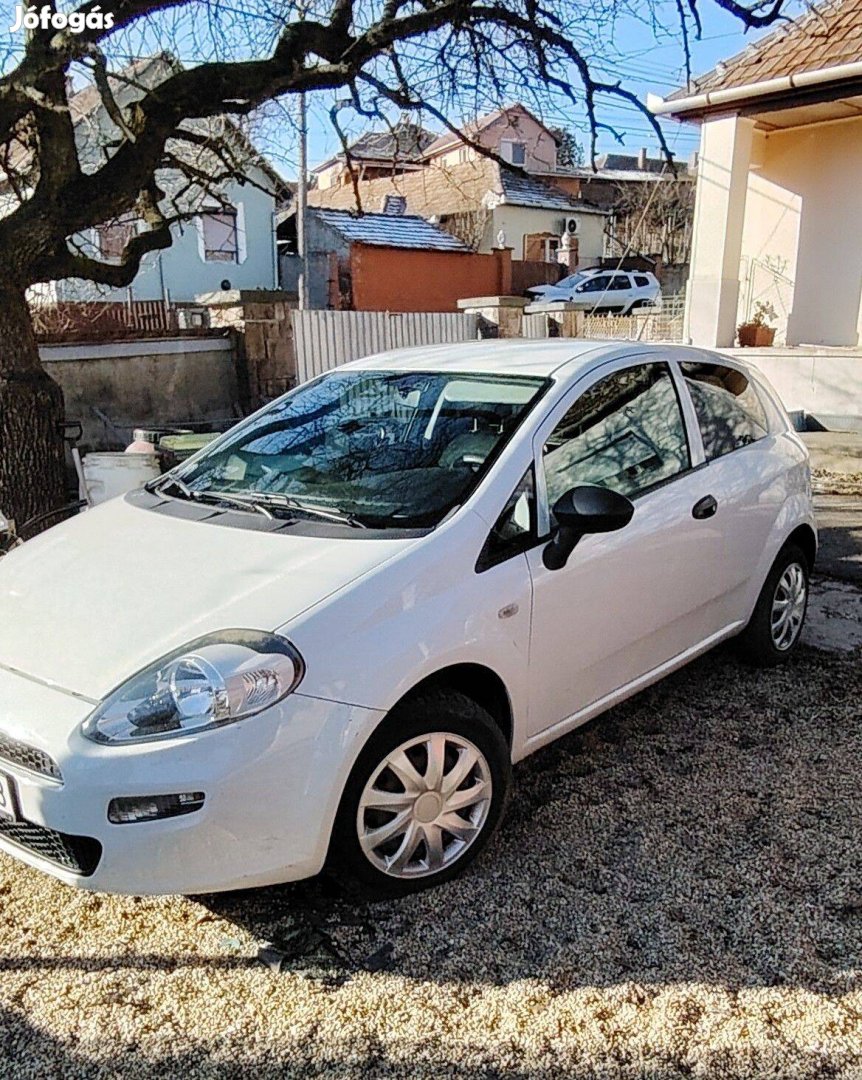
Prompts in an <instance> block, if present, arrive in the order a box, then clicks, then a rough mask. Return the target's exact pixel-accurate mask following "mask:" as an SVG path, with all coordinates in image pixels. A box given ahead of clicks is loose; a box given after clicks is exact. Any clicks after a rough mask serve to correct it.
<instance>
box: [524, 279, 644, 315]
mask: <svg viewBox="0 0 862 1080" xmlns="http://www.w3.org/2000/svg"><path fill="white" fill-rule="evenodd" d="M527 292H528V293H529V294H530V296H531V297H532V298H533V299H534V300H541V301H544V302H547V303H551V302H553V301H554V300H565V301H566V302H567V303H570V304H577V305H578V307H580V308H583V309H584V310H585V311H596V312H603V313H607V314H615V315H628V314H630V313H631V312H632V311H636V310H637V309H638V308H642V307H655V306H656V305H657V304H659V303H661V285H659V282H658V278H656V276H655V274H650V273H646V272H644V271H641V270H614V271H610V270H601V269H593V270H583V271H580V272H578V273H577V274H569V276H568V277H564V278H563V279H562V281H558V282H557V284H556V285H534V286H533V287H532V288H530V289H527Z"/></svg>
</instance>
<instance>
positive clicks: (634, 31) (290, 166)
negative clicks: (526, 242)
mask: <svg viewBox="0 0 862 1080" xmlns="http://www.w3.org/2000/svg"><path fill="white" fill-rule="evenodd" d="M243 2H244V0H234V3H236V4H238V5H242V4H243ZM245 2H248V0H245ZM790 2H791V3H792V4H793V7H791V8H789V9H788V12H789V13H795V12H796V11H798V10H799V8H800V5H799V2H798V0H790ZM216 3H217V4H220V5H221V7H222V9H223V10H222V12H221V13H220V18H221V19H222V20H223V22H222V25H220V27H219V32H220V33H221V35H222V37H223V38H224V40H225V41H226V42H227V43H226V45H225V49H226V50H230V51H231V52H232V53H233V56H232V57H231V58H234V57H235V56H241V55H243V53H245V55H249V54H254V53H255V52H256V53H257V55H263V52H264V45H265V44H266V41H265V34H266V32H267V30H266V28H263V27H260V23H256V22H254V21H253V19H254V18H255V17H257V18H260V17H259V16H250V15H249V10H248V8H242V7H240V6H237V7H231V6H230V3H226V0H216ZM15 4H16V0H0V35H2V34H3V32H5V33H6V47H5V50H3V49H2V46H0V70H3V69H4V68H5V69H6V70H8V69H9V67H10V65H11V64H13V63H14V61H15V58H16V55H20V49H21V46H22V44H23V42H22V40H21V37H20V34H19V35H17V37H16V35H13V34H11V33H10V32H9V30H8V28H9V27H10V26H11V25H12V23H13V22H14V9H15ZM74 6H75V5H72V4H62V3H61V4H58V7H60V8H61V9H62V10H67V11H68V10H73V7H74ZM102 7H103V10H105V11H109V10H110V0H103V5H102ZM620 7H621V9H622V10H623V11H625V10H628V11H629V12H630V14H629V15H625V14H623V15H622V16H620V17H618V18H617V20H616V22H615V29H614V33H613V36H612V37H611V36H609V35H608V33H607V32H604V33H603V34H602V35H601V36H600V37H597V38H596V39H595V40H594V42H593V43H591V45H590V47H591V48H592V49H593V52H594V55H593V57H592V61H593V64H594V71H595V73H596V75H598V76H602V77H606V78H607V79H608V81H613V80H616V79H619V80H621V81H622V82H623V84H624V85H625V86H626V87H627V88H628V89H630V90H632V91H633V92H634V93H636V94H637V95H638V97H639V98H641V100H644V99H645V98H646V95H647V94H648V93H654V94H658V95H660V96H662V97H663V96H666V95H667V94H669V93H670V92H671V91H672V90H674V89H676V88H678V87H679V86H681V85H683V84H684V82H685V62H684V56H683V50H682V46H681V43H680V42H679V40H677V39H676V37H674V36H673V29H674V27H673V24H672V22H671V21H669V23H668V26H667V27H664V26H662V25H661V24H655V23H652V24H651V23H650V22H649V20H647V19H646V18H643V19H641V18H639V17H638V16H639V13H640V10H641V9H639V7H638V2H637V0H628V5H627V7H626V6H625V5H624V4H621V5H620ZM210 10H211V7H210V5H209V4H204V3H199V4H195V3H192V4H190V5H188V6H186V7H185V8H184V9H182V12H183V14H181V15H177V14H170V15H164V16H160V18H162V19H163V20H164V21H163V22H162V23H159V22H156V23H154V24H150V25H149V26H148V27H147V28H146V29H144V30H143V31H136V32H135V33H134V34H132V35H127V36H125V37H124V39H123V40H122V42H120V43H115V49H116V50H120V51H117V55H116V57H115V60H116V62H117V63H118V64H119V63H122V62H124V61H125V62H128V61H129V60H131V59H133V58H134V57H137V56H146V55H152V54H153V53H154V52H156V51H158V50H159V48H164V47H168V48H170V49H171V50H172V51H173V52H175V53H176V52H177V51H179V54H180V57H181V59H182V60H183V61H184V62H186V63H189V62H194V61H195V59H196V56H195V55H194V51H195V50H194V45H193V43H194V42H195V41H200V40H201V39H202V37H203V36H204V35H203V34H202V33H200V31H201V26H198V27H196V28H195V31H194V32H192V31H191V30H190V29H189V25H188V22H189V15H188V13H189V12H191V13H192V15H191V18H192V19H204V18H205V17H207V13H208V12H209V11H210ZM270 10H272V9H270ZM643 10H644V11H645V10H646V9H645V6H644V8H643ZM698 10H699V11H700V14H701V18H702V23H703V33H702V37H701V39H700V40H694V39H693V40H692V42H691V52H692V71H693V73H694V74H695V75H697V74H699V73H702V72H705V71H707V70H709V69H710V68H711V67H713V66H714V65H715V63H716V62H717V61H719V60H721V59H726V58H727V57H729V56H732V55H733V54H734V53H736V52H739V51H740V50H741V49H743V48H744V47H745V46H746V45H747V44H748V43H749V42H750V41H752V40H756V39H757V37H759V36H762V32H761V33H757V32H752V33H749V34H745V33H744V32H743V28H742V25H741V23H740V22H739V21H738V20H737V19H735V18H734V17H732V16H731V15H729V14H727V13H726V12H724V11H723V10H722V9H721V8H719V7H718V5H717V4H716V3H715V2H714V0H699V4H698ZM658 11H659V13H660V14H661V13H662V12H664V13H665V15H666V17H667V18H668V19H669V20H672V19H673V12H674V11H675V3H670V2H669V0H668V2H667V3H666V5H665V6H664V8H662V7H661V6H659V8H658ZM224 20H227V22H226V23H225V22H224ZM259 27H260V30H259V32H258V33H257V34H255V32H254V31H256V30H258V28H259ZM211 29H212V28H211V27H210V30H211ZM0 39H1V38H0ZM228 39H229V40H228ZM252 41H254V42H255V43H254V44H253V45H252V44H251V42H252ZM183 42H187V43H188V44H187V45H183V44H182V43H183ZM178 43H179V50H178V48H177V46H178ZM246 43H248V44H246ZM184 52H185V53H188V55H183V53H184ZM333 100H334V95H332V94H325V93H320V94H315V95H309V100H308V106H309V139H308V155H309V162H310V164H311V165H314V164H316V163H319V162H321V161H323V160H325V159H326V158H327V157H329V156H331V155H332V154H333V153H337V152H338V151H339V150H340V148H341V144H340V142H339V139H338V137H337V135H336V133H335V131H334V130H333V127H332V124H331V121H330V118H329V110H330V107H331V105H332V103H333ZM541 100H542V109H541V113H542V117H541V118H542V119H543V120H544V121H545V123H547V124H549V125H552V126H562V127H567V128H571V129H573V130H574V131H575V133H576V135H577V136H578V137H579V138H580V140H581V141H582V142H583V143H584V144H585V145H586V144H587V143H588V139H589V136H588V129H587V124H586V115H585V113H584V111H583V110H582V109H580V108H578V107H576V106H573V105H572V103H571V102H570V101H568V100H567V99H565V98H563V97H562V96H561V95H554V94H551V93H547V94H544V93H543V94H542V97H541ZM294 116H295V103H294V102H292V101H291V102H290V103H288V104H283V105H279V106H276V107H271V108H270V109H269V110H268V111H267V114H266V116H265V118H262V119H261V120H260V121H259V122H258V123H257V124H256V126H255V128H254V132H253V135H254V138H255V141H256V142H257V143H258V146H259V148H260V150H261V151H262V152H263V153H264V154H266V155H267V156H268V157H269V158H270V160H271V161H272V163H273V164H274V165H275V167H276V168H277V169H278V171H279V172H281V173H282V174H283V175H284V176H285V177H286V178H293V177H295V175H296V159H297V136H296V128H295V124H294V122H293V118H294ZM450 119H452V120H453V121H454V122H456V123H458V122H463V120H465V119H470V117H450ZM599 120H600V121H601V122H602V123H603V124H605V125H607V126H608V128H611V129H613V131H611V130H602V131H601V133H600V135H599V141H598V151H599V152H600V153H601V152H605V151H612V150H615V149H616V150H621V151H627V152H629V153H633V152H637V150H638V149H639V148H640V147H642V146H643V147H646V148H647V149H648V150H649V151H650V152H651V153H652V154H654V155H657V154H658V140H657V139H656V136H655V133H654V132H653V131H652V130H651V128H650V126H649V122H648V120H647V119H646V117H644V116H643V115H642V114H641V113H639V112H638V111H637V109H636V108H635V107H634V106H633V105H631V104H628V103H625V102H619V101H613V102H607V101H606V102H605V103H603V104H601V105H600V107H599ZM423 122H425V123H426V126H429V127H432V128H435V127H439V125H437V124H435V123H434V122H433V121H423ZM366 123H367V122H366V121H363V120H362V118H360V117H356V118H354V119H353V120H352V121H348V122H347V123H346V125H345V126H346V130H347V133H348V135H349V136H351V137H353V136H356V135H358V134H359V133H360V131H361V130H362V129H363V126H364V125H365V124H366ZM663 127H664V129H665V132H666V137H667V141H668V143H669V145H670V147H671V150H672V151H673V153H674V155H675V156H676V157H677V158H678V159H679V160H685V159H687V158H688V157H689V156H690V154H691V153H692V152H693V151H695V150H696V149H697V146H698V141H699V135H698V129H697V127H696V126H694V125H691V124H678V123H676V122H674V121H666V122H664V123H663Z"/></svg>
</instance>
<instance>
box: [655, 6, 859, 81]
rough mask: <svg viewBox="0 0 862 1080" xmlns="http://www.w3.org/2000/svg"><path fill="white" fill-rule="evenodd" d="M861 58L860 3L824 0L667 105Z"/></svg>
mask: <svg viewBox="0 0 862 1080" xmlns="http://www.w3.org/2000/svg"><path fill="white" fill-rule="evenodd" d="M859 60H862V0H827V2H826V3H823V4H820V5H819V6H817V7H815V8H812V9H811V10H810V11H808V12H806V13H805V14H804V15H802V16H800V18H798V19H797V20H795V22H793V23H791V24H789V25H788V24H787V23H783V24H781V25H780V26H779V27H778V28H777V29H775V30H773V31H772V32H771V33H769V34H767V35H766V36H765V37H762V38H760V40H759V41H756V42H754V43H753V44H752V45H748V46H747V47H746V48H745V49H744V50H743V51H742V52H740V53H737V55H736V56H733V57H731V58H730V59H729V60H725V61H724V62H723V63H721V64H718V65H717V66H716V67H715V68H713V69H712V71H708V72H707V73H706V74H705V75H701V76H700V77H699V78H697V79H695V80H694V83H693V86H692V87H691V88H690V89H682V90H678V91H676V93H674V94H671V95H670V97H669V99H668V100H670V101H674V100H679V99H680V98H684V97H688V96H689V94H703V93H707V92H710V91H716V90H728V89H731V88H732V87H739V86H747V85H748V84H749V83H758V82H765V81H766V80H767V79H772V78H777V77H779V76H782V75H793V74H799V73H800V72H803V71H817V70H819V69H821V68H829V67H837V66H839V65H841V64H851V63H854V62H856V61H859Z"/></svg>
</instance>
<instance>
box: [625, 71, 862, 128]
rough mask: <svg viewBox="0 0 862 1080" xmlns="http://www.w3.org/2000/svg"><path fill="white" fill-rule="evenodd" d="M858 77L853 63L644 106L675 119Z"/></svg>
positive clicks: (651, 100) (654, 99) (652, 100)
mask: <svg viewBox="0 0 862 1080" xmlns="http://www.w3.org/2000/svg"><path fill="white" fill-rule="evenodd" d="M860 78H862V62H859V61H856V62H854V63H852V64H839V65H838V66H837V67H829V68H819V69H818V70H817V71H802V72H800V73H799V74H798V75H782V76H781V77H780V78H778V79H767V80H766V81H765V82H757V83H747V84H746V85H745V86H733V87H729V88H728V89H726V90H708V91H707V92H706V93H705V94H693V95H692V96H690V97H684V98H677V99H676V100H666V99H665V98H661V97H659V96H658V95H657V94H647V102H646V103H647V108H648V109H649V111H650V112H651V113H652V114H653V115H654V116H674V115H678V114H682V113H689V112H701V111H704V110H706V109H715V108H718V107H719V106H722V105H732V104H735V103H736V102H741V101H747V100H750V99H751V98H760V97H767V96H768V95H770V94H781V93H785V92H786V91H788V90H803V89H805V88H806V87H809V86H820V85H822V84H828V83H833V82H841V81H842V80H844V79H860Z"/></svg>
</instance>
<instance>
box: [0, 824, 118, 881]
mask: <svg viewBox="0 0 862 1080" xmlns="http://www.w3.org/2000/svg"><path fill="white" fill-rule="evenodd" d="M0 839H2V840H8V841H10V843H13V844H17V846H18V847H20V848H24V849H25V851H30V852H32V853H33V854H34V855H38V857H39V858H40V859H45V861H46V862H50V863H53V864H54V865H55V866H60V867H62V868H63V870H69V871H71V872H72V873H73V874H80V875H81V877H89V876H90V874H92V873H93V871H94V870H95V869H96V867H97V866H98V865H99V859H101V857H102V845H101V844H100V843H99V841H98V840H94V839H93V837H91V836H69V835H68V834H67V833H61V832H55V831H54V830H53V829H46V828H45V826H44V825H34V824H33V822H32V821H0Z"/></svg>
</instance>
